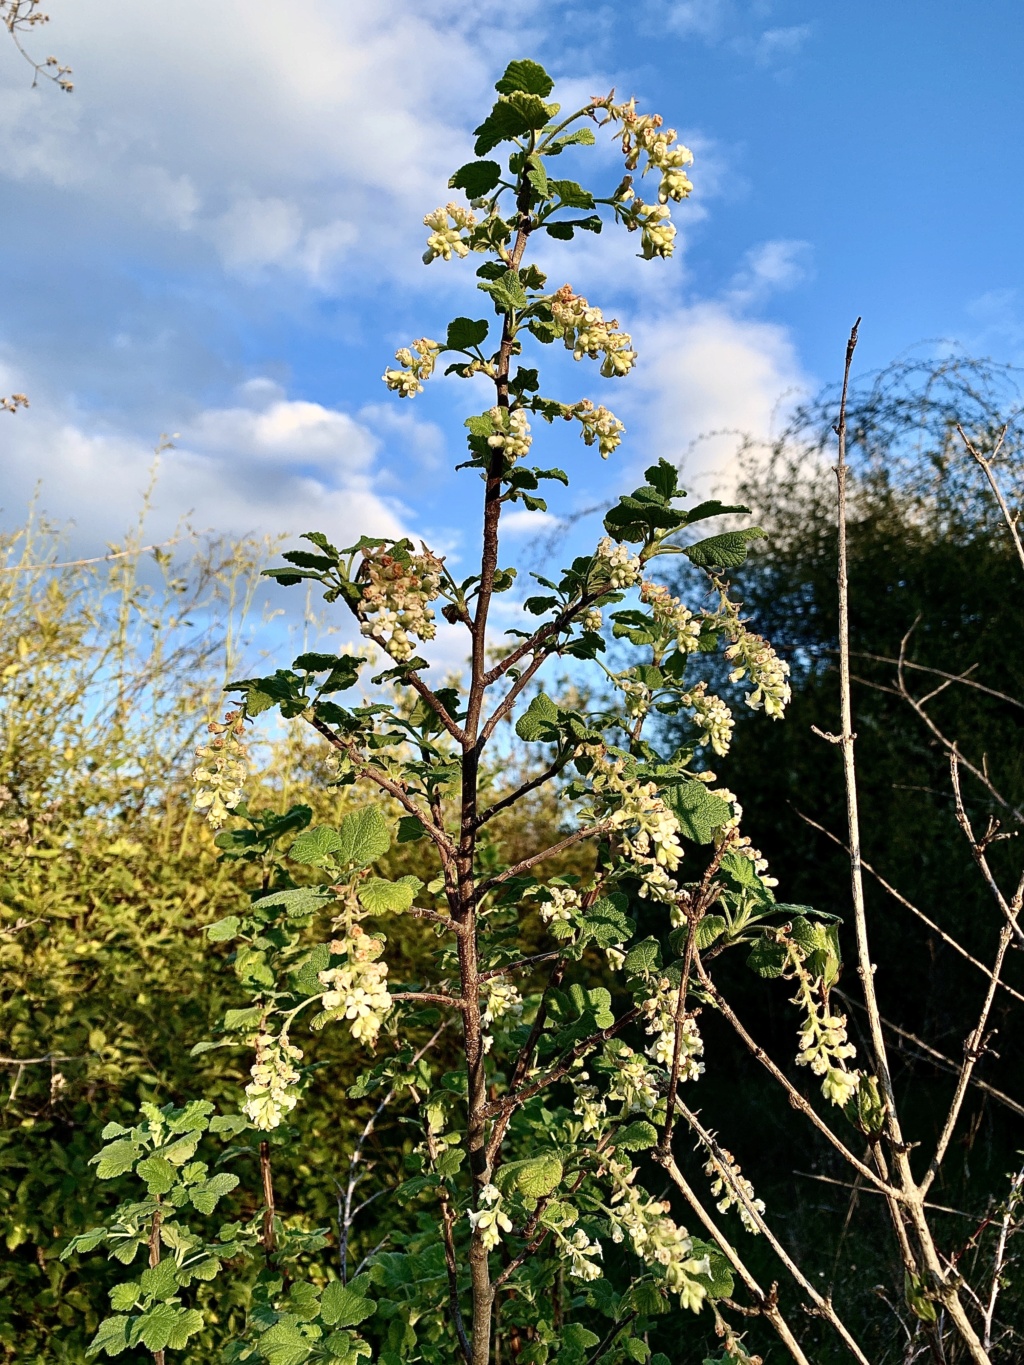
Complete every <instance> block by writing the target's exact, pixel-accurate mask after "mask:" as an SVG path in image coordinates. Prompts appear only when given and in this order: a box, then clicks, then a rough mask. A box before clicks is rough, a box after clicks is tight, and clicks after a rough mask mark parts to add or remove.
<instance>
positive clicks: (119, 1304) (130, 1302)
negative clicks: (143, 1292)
mask: <svg viewBox="0 0 1024 1365" xmlns="http://www.w3.org/2000/svg"><path fill="white" fill-rule="evenodd" d="M138 1301H139V1286H138V1284H137V1283H136V1281H135V1280H128V1281H127V1282H126V1283H125V1284H115V1285H114V1287H113V1289H112V1290H111V1291H110V1306H111V1308H112V1309H113V1310H114V1312H115V1313H129V1312H131V1310H132V1309H133V1308H134V1307H135V1305H136V1304H137V1303H138Z"/></svg>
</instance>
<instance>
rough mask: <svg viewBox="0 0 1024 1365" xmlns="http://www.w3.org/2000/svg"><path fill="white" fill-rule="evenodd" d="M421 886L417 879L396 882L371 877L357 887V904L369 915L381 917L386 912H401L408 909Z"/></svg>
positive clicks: (410, 878)
mask: <svg viewBox="0 0 1024 1365" xmlns="http://www.w3.org/2000/svg"><path fill="white" fill-rule="evenodd" d="M422 885H423V883H422V882H421V881H420V879H419V878H418V877H403V878H402V879H401V881H397V882H389V881H386V880H385V879H384V878H383V877H371V878H370V880H369V881H366V882H363V883H362V885H361V886H360V887H359V892H358V895H359V903H360V904H361V905H362V907H363V909H364V910H368V911H369V912H370V914H371V915H383V914H385V913H386V912H387V911H395V912H401V911H403V910H408V909H409V907H410V906H411V905H412V903H413V899H414V897H415V895H416V892H417V891H418V890H419V889H420V887H421V886H422Z"/></svg>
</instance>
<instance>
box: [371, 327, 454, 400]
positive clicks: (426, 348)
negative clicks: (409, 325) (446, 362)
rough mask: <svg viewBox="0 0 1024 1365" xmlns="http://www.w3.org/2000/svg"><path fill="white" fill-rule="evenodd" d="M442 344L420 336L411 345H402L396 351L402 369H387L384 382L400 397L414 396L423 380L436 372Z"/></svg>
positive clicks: (396, 357)
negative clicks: (435, 368)
mask: <svg viewBox="0 0 1024 1365" xmlns="http://www.w3.org/2000/svg"><path fill="white" fill-rule="evenodd" d="M440 353H441V346H440V344H439V343H438V342H436V341H431V340H430V338H429V337H419V338H418V339H417V340H416V341H414V342H413V343H412V345H411V346H402V347H400V348H399V349H398V350H397V351H396V352H395V359H396V360H397V361H398V363H399V365H401V367H402V368H401V369H400V370H391V369H388V370H385V371H384V383H385V384H386V385H387V386H388V388H389V389H392V390H394V392H395V393H397V394H398V396H399V398H412V397H414V396H415V395H416V394H417V393H419V392H420V390H421V389H422V388H423V382H424V380H426V379H429V378H430V376H431V375H432V374H433V373H434V367H435V366H436V364H437V357H438V356H439V355H440Z"/></svg>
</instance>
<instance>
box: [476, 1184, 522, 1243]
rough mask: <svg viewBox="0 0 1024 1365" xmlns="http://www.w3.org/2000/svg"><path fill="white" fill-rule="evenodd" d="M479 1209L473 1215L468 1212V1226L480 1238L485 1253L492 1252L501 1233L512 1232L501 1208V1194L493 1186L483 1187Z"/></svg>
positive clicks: (510, 1221)
mask: <svg viewBox="0 0 1024 1365" xmlns="http://www.w3.org/2000/svg"><path fill="white" fill-rule="evenodd" d="M480 1205H481V1207H480V1208H479V1209H477V1210H476V1212H475V1213H474V1212H473V1210H472V1209H470V1210H469V1212H468V1213H467V1215H466V1217H467V1218H468V1219H469V1225H470V1227H471V1228H472V1229H473V1231H474V1232H475V1233H478V1234H479V1236H480V1241H481V1242H482V1243H483V1246H484V1250H485V1251H493V1250H494V1248H495V1247H496V1246H497V1245H498V1243H499V1242H500V1241H501V1234H502V1233H503V1232H511V1231H512V1220H511V1218H509V1216H508V1214H507V1213H505V1212H504V1210H503V1209H502V1207H501V1192H500V1191H499V1190H498V1189H496V1188H495V1186H494V1185H485V1186H484V1187H483V1189H482V1190H481V1191H480Z"/></svg>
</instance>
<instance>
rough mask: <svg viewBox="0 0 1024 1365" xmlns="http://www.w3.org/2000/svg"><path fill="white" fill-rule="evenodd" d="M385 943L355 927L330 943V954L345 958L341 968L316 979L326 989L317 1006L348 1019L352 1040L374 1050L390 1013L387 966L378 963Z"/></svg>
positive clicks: (330, 968) (384, 963)
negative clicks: (382, 1025)
mask: <svg viewBox="0 0 1024 1365" xmlns="http://www.w3.org/2000/svg"><path fill="white" fill-rule="evenodd" d="M383 952H384V940H383V939H381V938H377V937H376V936H375V935H374V934H365V933H363V931H362V929H361V928H360V926H359V925H358V924H355V925H353V926H352V928H351V931H350V933H349V934H348V935H347V936H346V937H345V938H342V939H334V940H333V941H332V942H331V953H332V954H333V955H335V956H341V955H343V954H344V955H345V956H346V957H347V958H348V961H347V962H346V963H345V964H344V966H341V967H329V968H327V970H326V971H322V972H320V973H319V974H318V975H319V980H320V984H321V985H322V986H326V987H327V989H326V990H325V991H324V994H323V995H322V996H321V999H320V1003H321V1005H322V1006H323V1008H324V1009H325V1010H328V1011H337V1012H338V1013H337V1017H338V1018H344V1019H349V1020H351V1032H352V1037H353V1038H355V1039H357V1040H359V1041H361V1042H364V1043H366V1044H368V1046H370V1047H373V1045H374V1043H375V1042H376V1041H377V1035H378V1034H379V1032H380V1027H381V1024H382V1023H383V1022H384V1020H385V1018H386V1017H387V1015H388V1014H389V1012H390V1010H391V995H390V994H389V992H388V988H387V979H388V966H387V963H386V962H381V961H379V959H380V956H381V954H382V953H383Z"/></svg>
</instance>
